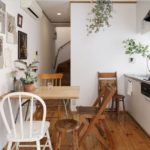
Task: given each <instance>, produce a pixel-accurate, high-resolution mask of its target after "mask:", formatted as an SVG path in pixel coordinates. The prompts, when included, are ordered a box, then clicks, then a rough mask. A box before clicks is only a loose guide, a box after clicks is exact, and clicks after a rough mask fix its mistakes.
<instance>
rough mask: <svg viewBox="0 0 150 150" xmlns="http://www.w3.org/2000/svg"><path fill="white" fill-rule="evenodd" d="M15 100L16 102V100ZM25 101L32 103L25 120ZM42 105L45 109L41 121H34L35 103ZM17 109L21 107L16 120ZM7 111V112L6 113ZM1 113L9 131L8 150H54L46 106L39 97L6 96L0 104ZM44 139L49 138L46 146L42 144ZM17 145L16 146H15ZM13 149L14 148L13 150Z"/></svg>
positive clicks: (18, 94) (30, 95)
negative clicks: (21, 148) (23, 148)
mask: <svg viewBox="0 0 150 150" xmlns="http://www.w3.org/2000/svg"><path fill="white" fill-rule="evenodd" d="M14 98H15V100H14ZM24 100H28V101H30V107H29V109H30V111H29V114H28V119H27V120H24V119H23V118H24V108H23V107H22V103H23V102H24ZM36 102H38V103H40V104H41V107H42V109H43V115H42V120H41V121H39V120H38V121H36V120H34V119H33V113H34V103H36ZM16 107H19V118H18V120H15V113H16V109H15V108H16ZM6 110H7V111H6ZM0 112H1V116H2V119H3V121H4V125H5V127H6V129H7V132H8V133H7V140H8V147H7V150H11V149H14V148H15V147H16V149H17V150H18V149H19V147H30V146H31V147H36V149H37V150H40V149H41V147H44V148H46V147H49V149H50V150H52V145H51V140H50V136H49V131H48V129H49V126H50V123H49V122H48V121H45V120H46V105H45V103H44V101H43V100H42V99H41V98H40V97H39V96H36V95H34V94H31V93H26V92H15V93H10V94H8V95H6V96H5V97H4V98H3V99H2V101H1V103H0ZM44 137H46V138H47V141H46V143H45V145H41V144H40V140H41V139H43V138H44ZM22 142H23V143H27V144H28V143H29V142H36V145H22ZM13 143H15V144H13ZM12 147H13V148H12Z"/></svg>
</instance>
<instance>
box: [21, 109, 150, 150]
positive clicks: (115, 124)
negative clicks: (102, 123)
mask: <svg viewBox="0 0 150 150" xmlns="http://www.w3.org/2000/svg"><path fill="white" fill-rule="evenodd" d="M53 114H55V115H56V113H54V112H51V111H50V110H48V116H52V115H53ZM106 116H107V117H106V123H107V125H108V127H109V130H110V131H111V134H112V137H113V140H114V143H115V147H116V150H150V138H149V137H148V136H147V135H146V134H145V133H144V131H143V130H142V129H141V128H140V127H139V126H138V125H137V123H136V122H135V121H134V120H133V119H132V118H131V117H130V116H129V115H128V114H127V113H121V114H120V117H119V120H117V117H116V115H115V114H114V113H112V112H107V113H106ZM70 117H72V118H74V119H76V120H79V116H78V114H76V113H74V114H72V115H70ZM61 118H65V113H64V111H63V110H61ZM57 120H58V119H57V118H49V121H50V122H51V128H50V134H51V136H52V141H54V135H55V130H54V124H55V122H56V121H57ZM62 143H63V145H62V146H61V150H72V149H73V148H72V146H71V145H70V144H71V143H72V137H71V135H70V134H68V135H66V136H65V137H63V142H62ZM21 150H29V148H21ZM31 150H34V149H33V148H31ZM80 150H102V148H101V145H100V144H99V142H98V141H97V140H96V138H95V137H94V136H93V135H92V134H90V135H89V136H88V137H87V138H86V140H85V141H84V142H83V144H82V145H81V147H80Z"/></svg>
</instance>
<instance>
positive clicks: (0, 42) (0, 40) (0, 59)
mask: <svg viewBox="0 0 150 150" xmlns="http://www.w3.org/2000/svg"><path fill="white" fill-rule="evenodd" d="M3 64H4V59H3V36H0V68H2V67H3Z"/></svg>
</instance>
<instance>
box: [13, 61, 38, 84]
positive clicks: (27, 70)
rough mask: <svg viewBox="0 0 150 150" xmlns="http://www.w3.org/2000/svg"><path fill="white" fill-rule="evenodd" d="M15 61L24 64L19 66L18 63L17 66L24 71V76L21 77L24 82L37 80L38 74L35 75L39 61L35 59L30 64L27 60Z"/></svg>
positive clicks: (29, 82) (28, 82)
mask: <svg viewBox="0 0 150 150" xmlns="http://www.w3.org/2000/svg"><path fill="white" fill-rule="evenodd" d="M15 63H17V64H18V63H19V64H21V65H22V66H21V67H20V66H17V64H16V68H17V69H18V70H20V71H23V73H24V77H21V78H20V80H21V81H22V82H23V83H24V84H32V83H34V82H35V81H37V76H34V75H33V74H34V72H36V71H37V69H38V66H37V64H38V63H39V62H38V61H34V62H32V63H30V64H27V62H25V61H22V60H16V61H15Z"/></svg>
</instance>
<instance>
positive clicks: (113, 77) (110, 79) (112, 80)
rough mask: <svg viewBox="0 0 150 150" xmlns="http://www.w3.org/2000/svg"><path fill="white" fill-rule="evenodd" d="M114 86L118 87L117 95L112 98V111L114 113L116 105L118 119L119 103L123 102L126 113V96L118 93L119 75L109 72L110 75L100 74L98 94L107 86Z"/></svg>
mask: <svg viewBox="0 0 150 150" xmlns="http://www.w3.org/2000/svg"><path fill="white" fill-rule="evenodd" d="M106 84H109V85H113V86H115V87H116V93H115V95H114V96H113V98H112V106H111V110H112V111H114V103H116V105H115V110H116V112H117V117H119V103H120V102H122V105H123V111H124V112H125V104H124V98H125V97H124V96H123V95H119V94H118V91H117V73H116V72H108V73H100V72H98V92H100V91H101V89H102V88H103V87H104V86H105V85H106Z"/></svg>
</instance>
